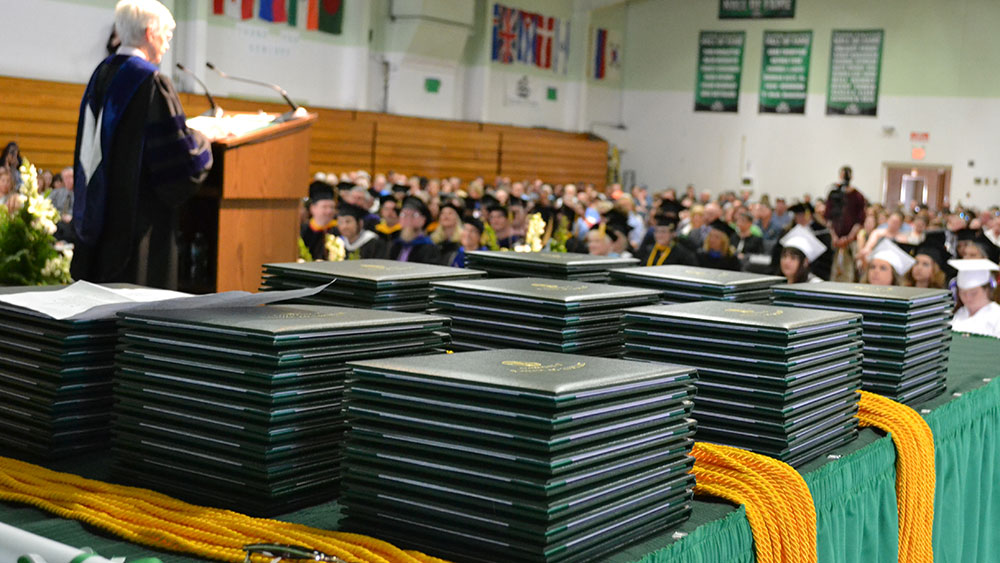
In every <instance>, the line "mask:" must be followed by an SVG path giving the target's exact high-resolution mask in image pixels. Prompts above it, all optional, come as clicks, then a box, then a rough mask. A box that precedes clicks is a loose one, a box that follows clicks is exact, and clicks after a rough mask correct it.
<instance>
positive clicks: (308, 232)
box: [299, 219, 337, 260]
mask: <svg viewBox="0 0 1000 563" xmlns="http://www.w3.org/2000/svg"><path fill="white" fill-rule="evenodd" d="M328 234H332V235H336V234H337V221H332V222H331V223H330V224H329V225H326V226H325V227H324V226H321V225H317V224H316V223H314V222H313V220H312V219H310V220H309V222H308V223H306V224H305V225H302V228H301V229H300V230H299V236H300V237H302V242H303V243H304V244H305V245H306V248H308V249H309V254H310V255H312V257H313V260H326V258H327V256H326V235H328Z"/></svg>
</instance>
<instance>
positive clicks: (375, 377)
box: [340, 350, 695, 562]
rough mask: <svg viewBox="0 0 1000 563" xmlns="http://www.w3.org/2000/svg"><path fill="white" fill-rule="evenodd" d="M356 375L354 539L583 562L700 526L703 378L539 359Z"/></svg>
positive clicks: (627, 365)
mask: <svg viewBox="0 0 1000 563" xmlns="http://www.w3.org/2000/svg"><path fill="white" fill-rule="evenodd" d="M351 365H352V367H353V368H354V370H353V376H352V378H351V379H350V380H349V383H348V394H347V413H348V415H349V419H350V426H351V428H350V432H349V435H348V441H347V448H346V455H345V460H344V481H343V494H342V497H341V501H340V502H341V505H342V506H343V508H344V512H345V514H346V520H345V521H344V522H342V528H343V529H347V530H350V531H353V532H360V533H364V534H368V535H372V536H375V537H378V538H381V539H385V540H389V541H392V542H393V543H395V544H397V545H399V546H400V547H408V548H416V549H420V550H422V551H425V552H426V553H428V554H431V555H435V556H438V557H443V558H446V559H450V560H455V561H489V562H496V561H546V562H547V561H551V562H557V561H567V562H569V561H573V562H576V561H585V560H590V559H593V558H596V557H599V556H601V555H603V554H607V553H610V552H614V551H617V550H619V549H620V548H621V547H622V546H624V545H626V544H628V543H631V542H634V541H637V540H640V539H642V538H644V537H646V536H648V535H650V534H662V533H664V532H665V531H667V530H669V529H670V528H671V527H673V526H676V525H677V524H678V523H680V522H681V521H683V520H685V519H686V518H687V517H688V515H689V512H690V502H691V495H692V487H693V486H694V478H693V476H692V475H691V474H690V469H691V466H692V458H690V457H689V456H688V453H689V452H690V449H691V445H692V440H691V436H692V433H693V430H694V422H693V421H692V420H691V419H690V418H688V415H689V413H690V409H691V403H690V400H689V399H690V398H691V394H692V392H693V387H692V385H691V384H692V383H693V381H694V378H695V371H694V370H693V369H691V368H685V367H679V366H671V365H663V364H650V363H643V362H626V361H623V360H612V359H606V358H592V357H584V356H576V355H567V354H555V353H549V352H536V351H524V350H489V351H482V352H467V353H458V354H451V355H447V356H435V357H420V358H393V359H388V360H374V361H366V362H359V363H353V364H351Z"/></svg>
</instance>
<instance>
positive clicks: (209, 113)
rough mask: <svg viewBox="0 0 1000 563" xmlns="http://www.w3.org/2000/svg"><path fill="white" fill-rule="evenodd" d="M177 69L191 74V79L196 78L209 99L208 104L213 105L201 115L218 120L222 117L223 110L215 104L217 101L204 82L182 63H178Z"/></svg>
mask: <svg viewBox="0 0 1000 563" xmlns="http://www.w3.org/2000/svg"><path fill="white" fill-rule="evenodd" d="M177 69H178V70H180V71H181V72H185V73H187V74H189V75H190V76H191V78H194V81H195V82H197V83H198V84H199V85H200V86H201V89H202V90H204V91H205V96H206V97H207V98H208V103H209V104H210V105H211V107H210V108H209V109H207V110H206V111H205V113H203V114H201V115H204V116H206V117H216V118H218V117H222V114H223V111H222V108H221V107H220V106H219V105H218V104H216V103H215V99H213V98H212V94H211V93H210V92H209V91H208V86H205V83H204V82H202V81H201V79H200V78H198V75H197V74H195V73H193V72H191V71H190V70H188V68H187V67H186V66H184V65H182V64H181V63H177Z"/></svg>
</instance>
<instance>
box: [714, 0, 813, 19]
mask: <svg viewBox="0 0 1000 563" xmlns="http://www.w3.org/2000/svg"><path fill="white" fill-rule="evenodd" d="M794 17H795V0H719V19H720V20H741V19H762V18H794Z"/></svg>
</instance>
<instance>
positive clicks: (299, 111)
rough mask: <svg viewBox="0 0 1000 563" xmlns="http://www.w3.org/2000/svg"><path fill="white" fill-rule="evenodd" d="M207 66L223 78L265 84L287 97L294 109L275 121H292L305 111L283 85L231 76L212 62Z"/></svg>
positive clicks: (207, 63) (258, 84) (287, 101)
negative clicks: (290, 96) (289, 95)
mask: <svg viewBox="0 0 1000 563" xmlns="http://www.w3.org/2000/svg"><path fill="white" fill-rule="evenodd" d="M205 66H207V67H208V68H210V69H212V70H213V71H215V73H216V74H218V75H219V76H221V77H222V78H226V79H229V80H235V81H237V82H245V83H247V84H256V85H257V86H264V87H265V88H270V89H272V90H274V91H275V92H277V93H278V94H281V97H282V98H284V99H285V102H286V103H287V104H288V105H289V106H290V107H291V108H292V109H291V110H290V111H286V112H285V113H283V114H281V115H279V116H278V117H276V118H274V123H284V122H286V121H291V120H293V119H298V118H299V117H301V116H302V114H303V113H304V112H305V108H302V107H300V106H299V105H298V104H296V103H295V102H293V101H292V99H291V98H289V97H288V92H286V91H285V89H284V88H282V87H281V86H278V85H277V84H271V83H270V82H262V81H260V80H252V79H250V78H241V77H239V76H231V75H229V74H226V73H225V72H222V71H221V70H219V69H218V68H216V66H215V65H213V64H212V63H210V62H205Z"/></svg>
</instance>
